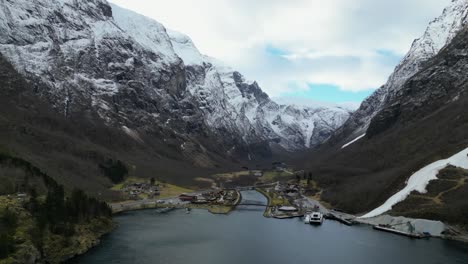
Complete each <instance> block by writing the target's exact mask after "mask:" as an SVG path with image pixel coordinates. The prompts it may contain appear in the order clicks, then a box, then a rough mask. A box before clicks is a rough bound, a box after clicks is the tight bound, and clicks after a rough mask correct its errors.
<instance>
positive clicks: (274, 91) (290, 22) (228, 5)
mask: <svg viewBox="0 0 468 264" xmlns="http://www.w3.org/2000/svg"><path fill="white" fill-rule="evenodd" d="M111 1H112V2H114V3H116V4H118V5H120V6H123V7H126V8H129V9H132V10H135V11H137V12H139V13H141V14H144V15H146V16H149V17H152V18H154V19H156V20H158V21H159V22H161V23H163V24H164V25H165V26H166V27H168V28H171V29H174V30H177V31H180V32H183V33H185V34H187V35H189V36H190V37H191V38H192V39H193V40H194V42H195V44H196V45H197V47H198V48H199V49H200V51H201V52H202V53H205V54H207V55H210V56H212V57H216V58H218V59H220V60H222V61H225V62H226V63H227V64H229V65H231V66H232V67H234V68H236V69H239V71H241V72H242V73H243V74H244V75H246V77H247V78H248V79H255V80H257V81H258V82H259V83H260V85H261V86H262V88H263V89H264V90H265V91H266V92H268V93H269V94H271V95H273V96H277V95H280V94H281V93H283V92H285V91H287V90H288V89H297V87H301V86H300V84H304V83H307V82H313V83H326V84H332V85H336V86H339V87H340V89H342V90H346V91H360V90H365V89H369V88H377V87H379V86H380V85H382V84H383V83H384V82H385V81H386V79H387V77H388V75H389V74H390V73H391V72H392V70H393V68H394V67H395V64H396V62H395V61H394V60H389V58H387V57H385V56H383V55H381V54H378V53H377V52H376V51H378V50H385V51H388V52H391V53H393V54H395V55H396V56H403V55H404V53H406V52H407V50H408V49H409V47H410V45H411V43H412V41H413V39H415V38H417V37H419V36H420V35H421V34H422V33H423V31H424V29H425V27H426V26H427V24H428V22H429V21H430V20H431V19H433V18H434V17H436V16H438V15H439V14H440V13H441V12H442V9H443V7H444V6H446V5H448V4H449V2H450V0H382V1H375V0H354V1H352V0H327V1H323V0H288V1H282V0H256V1H251V0H197V1H192V0H170V1H169V0H151V1H149V0H111ZM266 46H272V47H275V48H278V49H281V50H283V51H285V52H286V53H287V54H288V55H287V56H285V57H280V56H272V55H271V54H268V53H267V52H266V50H265V47H266ZM291 83H295V84H296V85H294V86H291V85H289V84H291Z"/></svg>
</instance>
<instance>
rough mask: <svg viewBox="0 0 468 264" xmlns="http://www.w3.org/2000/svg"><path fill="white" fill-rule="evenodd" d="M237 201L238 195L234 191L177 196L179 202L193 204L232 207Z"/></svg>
mask: <svg viewBox="0 0 468 264" xmlns="http://www.w3.org/2000/svg"><path fill="white" fill-rule="evenodd" d="M237 199H238V193H237V191H235V190H220V191H212V192H205V193H201V194H197V195H191V194H185V193H184V194H181V195H180V196H179V200H181V201H183V202H191V203H194V204H208V203H209V204H218V205H234V204H235V203H236V201H237Z"/></svg>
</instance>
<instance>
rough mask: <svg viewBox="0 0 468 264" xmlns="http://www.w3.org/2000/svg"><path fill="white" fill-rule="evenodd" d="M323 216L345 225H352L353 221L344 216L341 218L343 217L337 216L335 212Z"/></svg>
mask: <svg viewBox="0 0 468 264" xmlns="http://www.w3.org/2000/svg"><path fill="white" fill-rule="evenodd" d="M325 218H326V219H330V220H336V221H338V222H340V223H342V224H345V225H347V226H352V225H353V224H354V223H353V222H351V221H350V220H348V219H345V218H343V217H341V216H338V215H336V214H334V213H328V214H326V215H325Z"/></svg>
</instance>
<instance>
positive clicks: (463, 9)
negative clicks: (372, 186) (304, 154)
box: [342, 0, 468, 140]
mask: <svg viewBox="0 0 468 264" xmlns="http://www.w3.org/2000/svg"><path fill="white" fill-rule="evenodd" d="M467 14H468V0H453V1H452V3H451V4H450V5H449V6H448V7H447V8H445V9H444V11H443V13H442V15H441V16H440V17H438V18H436V19H434V20H433V21H432V22H431V23H430V24H429V26H428V27H427V29H426V31H425V32H424V34H423V35H422V36H421V37H420V38H419V39H417V40H415V41H414V43H413V44H412V46H411V49H410V50H409V52H408V53H407V54H406V55H405V57H404V58H403V59H402V61H401V62H400V63H399V65H398V66H397V67H396V68H395V71H394V72H393V73H392V75H391V76H390V77H389V79H388V81H387V83H386V84H385V85H383V86H382V87H381V88H380V89H378V90H377V91H375V92H374V93H373V94H372V95H371V96H369V97H368V98H367V99H366V100H364V101H363V103H362V104H361V106H360V107H359V109H358V110H357V111H355V112H354V113H353V114H352V115H351V117H350V118H349V120H348V121H347V122H346V123H345V125H344V127H345V128H346V129H345V130H346V131H352V132H351V133H349V132H348V134H346V135H342V136H344V137H346V138H347V139H348V140H350V139H351V138H355V137H356V136H358V135H361V134H363V133H365V132H366V130H367V128H368V126H369V123H370V122H371V120H372V118H373V117H374V116H375V115H376V114H377V113H378V112H379V111H380V110H381V109H382V108H383V106H384V105H385V104H386V103H387V102H388V101H390V100H392V98H394V97H395V95H396V94H397V93H398V91H400V89H401V87H402V86H403V84H404V83H405V82H406V81H407V80H409V79H410V78H411V77H412V76H414V75H415V74H416V73H417V72H418V71H419V70H421V68H422V66H423V65H424V63H425V62H426V61H427V60H429V59H431V58H433V57H434V56H435V55H437V54H438V53H439V51H440V50H441V49H442V48H443V47H444V46H445V45H447V44H448V43H450V41H451V40H452V39H453V37H454V36H455V35H456V34H457V33H458V32H459V31H460V30H461V29H462V28H463V27H464V26H466V25H467V24H468V16H467Z"/></svg>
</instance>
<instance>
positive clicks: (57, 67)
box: [0, 0, 349, 164]
mask: <svg viewBox="0 0 468 264" xmlns="http://www.w3.org/2000/svg"><path fill="white" fill-rule="evenodd" d="M0 53H1V54H2V55H3V56H4V57H5V58H6V59H8V60H9V61H10V62H11V63H12V64H13V65H14V67H15V68H16V70H18V71H19V72H20V73H21V74H22V75H24V76H25V77H26V78H27V79H28V80H29V81H31V82H32V83H34V85H35V87H36V88H35V92H36V93H37V95H38V96H40V97H42V98H44V99H46V100H47V101H48V102H50V104H51V105H52V106H53V107H54V108H55V109H56V110H57V112H58V113H61V114H63V115H64V116H66V117H70V118H71V116H73V114H77V113H83V112H85V113H88V114H90V115H98V116H99V117H100V118H101V119H103V120H104V123H105V124H106V125H109V126H115V127H118V128H120V129H122V130H123V131H124V132H125V133H127V134H129V135H130V136H132V138H133V137H134V138H137V139H138V140H136V139H135V140H136V141H138V142H139V141H141V138H140V137H135V135H137V134H138V131H140V132H148V133H151V134H157V135H159V136H158V137H161V138H162V140H164V142H166V143H167V144H168V145H170V146H177V148H178V151H180V152H181V153H184V155H186V156H187V157H189V158H190V159H196V160H195V161H193V162H194V163H199V162H200V160H202V161H203V163H207V164H209V163H210V162H208V161H207V160H210V158H208V157H207V155H208V154H207V153H208V152H209V151H207V148H208V149H210V148H211V149H212V151H215V152H217V154H218V153H222V155H227V156H231V155H232V156H236V158H239V157H243V158H247V157H248V155H249V154H252V155H250V156H251V157H252V158H255V155H254V154H253V152H256V151H259V152H261V153H263V154H264V155H265V156H268V155H269V153H268V152H269V151H270V150H269V149H270V146H271V145H275V144H279V145H280V146H282V147H283V148H285V149H287V150H298V149H303V148H307V147H309V146H313V145H315V144H318V143H321V142H322V141H323V140H325V139H326V138H328V137H329V135H330V134H331V133H332V132H333V131H334V129H336V128H337V127H339V126H340V125H341V124H342V123H343V122H344V121H345V120H346V119H347V117H348V116H349V111H348V110H344V109H340V108H334V107H329V108H328V107H316V108H314V107H296V106H290V105H278V104H276V103H275V102H273V101H272V100H271V99H270V98H269V97H268V95H267V94H265V93H264V92H263V91H262V90H261V88H260V87H259V86H258V84H257V83H256V82H250V81H246V80H245V79H244V78H243V76H242V75H241V74H240V73H238V72H237V71H235V70H233V69H231V68H230V67H228V66H226V65H224V64H223V63H221V62H219V61H217V60H215V59H213V58H209V57H207V56H205V55H203V54H200V52H199V51H198V50H197V48H196V47H195V45H194V43H193V42H192V40H191V39H190V38H189V37H187V36H186V35H184V34H180V33H177V32H174V31H169V32H168V30H166V28H165V27H164V26H163V25H162V24H160V23H158V22H157V21H154V20H152V19H150V18H147V17H145V16H142V15H139V14H137V13H135V12H132V11H129V10H126V9H123V8H120V7H118V6H115V5H110V4H109V3H108V2H107V1H106V0H89V1H76V0H44V1H29V0H15V1H0ZM129 131H131V133H130V132H129ZM203 141H209V142H215V143H217V144H219V145H216V144H211V143H210V144H209V145H210V146H205V145H206V143H202V142H203ZM204 144H205V145H204ZM181 146H185V147H181ZM191 150H193V153H188V152H189V151H191ZM195 152H196V153H195ZM200 153H202V154H203V157H200V156H199V154H200ZM217 154H216V155H217Z"/></svg>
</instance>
